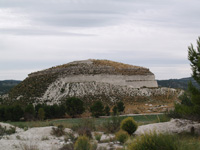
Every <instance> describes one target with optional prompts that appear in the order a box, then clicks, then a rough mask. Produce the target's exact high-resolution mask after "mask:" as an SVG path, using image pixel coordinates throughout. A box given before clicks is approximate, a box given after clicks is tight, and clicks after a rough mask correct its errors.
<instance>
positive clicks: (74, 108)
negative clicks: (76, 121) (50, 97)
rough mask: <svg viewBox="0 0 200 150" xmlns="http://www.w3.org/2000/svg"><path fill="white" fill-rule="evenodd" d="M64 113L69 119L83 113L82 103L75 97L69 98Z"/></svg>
mask: <svg viewBox="0 0 200 150" xmlns="http://www.w3.org/2000/svg"><path fill="white" fill-rule="evenodd" d="M66 111H67V113H68V114H69V115H70V116H71V117H73V118H74V117H75V116H76V115H80V114H82V113H83V112H84V111H85V108H84V103H83V101H82V100H80V99H79V98H76V97H70V98H68V99H67V100H66Z"/></svg>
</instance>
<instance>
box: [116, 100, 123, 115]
mask: <svg viewBox="0 0 200 150" xmlns="http://www.w3.org/2000/svg"><path fill="white" fill-rule="evenodd" d="M124 109H125V106H124V103H123V102H122V101H120V102H117V110H118V112H119V113H120V112H123V111H124Z"/></svg>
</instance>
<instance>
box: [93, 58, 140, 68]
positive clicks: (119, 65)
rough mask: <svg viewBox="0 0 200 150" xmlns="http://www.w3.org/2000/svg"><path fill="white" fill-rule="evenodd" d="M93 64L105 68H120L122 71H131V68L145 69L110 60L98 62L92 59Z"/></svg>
mask: <svg viewBox="0 0 200 150" xmlns="http://www.w3.org/2000/svg"><path fill="white" fill-rule="evenodd" d="M92 61H93V63H94V64H95V65H103V66H112V67H114V68H118V69H119V68H120V69H130V68H137V69H138V68H143V67H139V66H133V65H129V64H123V63H120V62H115V61H110V60H96V59H92Z"/></svg>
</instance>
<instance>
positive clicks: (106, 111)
mask: <svg viewBox="0 0 200 150" xmlns="http://www.w3.org/2000/svg"><path fill="white" fill-rule="evenodd" d="M104 113H105V115H106V116H110V107H109V106H108V105H107V106H106V107H105V108H104Z"/></svg>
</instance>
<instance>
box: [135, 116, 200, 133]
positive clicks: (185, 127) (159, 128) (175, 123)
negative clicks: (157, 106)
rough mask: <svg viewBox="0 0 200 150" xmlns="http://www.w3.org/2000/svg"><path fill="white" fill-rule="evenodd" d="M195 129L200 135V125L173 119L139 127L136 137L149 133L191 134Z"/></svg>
mask: <svg viewBox="0 0 200 150" xmlns="http://www.w3.org/2000/svg"><path fill="white" fill-rule="evenodd" d="M191 128H194V132H195V133H197V134H199V135H200V123H198V122H195V121H190V120H184V119H172V120H171V121H169V122H163V123H154V124H148V125H142V126H139V127H138V129H137V131H136V132H135V133H134V134H136V135H141V134H144V133H149V132H156V133H181V132H190V131H191Z"/></svg>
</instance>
